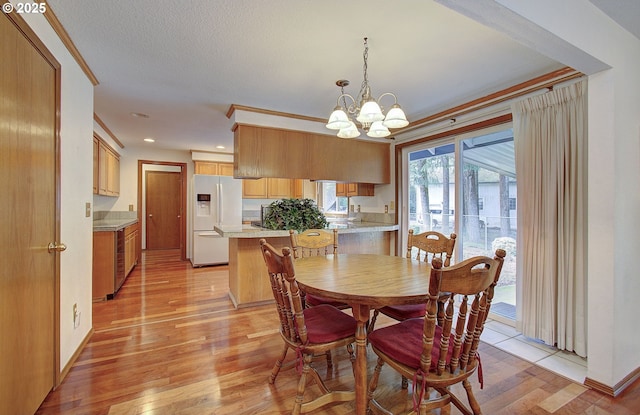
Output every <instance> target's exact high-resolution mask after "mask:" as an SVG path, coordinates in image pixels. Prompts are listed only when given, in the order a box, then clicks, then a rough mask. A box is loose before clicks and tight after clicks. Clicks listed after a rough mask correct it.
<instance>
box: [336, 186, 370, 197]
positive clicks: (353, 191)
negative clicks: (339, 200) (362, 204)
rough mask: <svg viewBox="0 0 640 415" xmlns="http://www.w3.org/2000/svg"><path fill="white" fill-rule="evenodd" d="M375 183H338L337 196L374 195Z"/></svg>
mask: <svg viewBox="0 0 640 415" xmlns="http://www.w3.org/2000/svg"><path fill="white" fill-rule="evenodd" d="M373 195H374V185H373V184H371V183H336V196H342V197H347V196H373Z"/></svg>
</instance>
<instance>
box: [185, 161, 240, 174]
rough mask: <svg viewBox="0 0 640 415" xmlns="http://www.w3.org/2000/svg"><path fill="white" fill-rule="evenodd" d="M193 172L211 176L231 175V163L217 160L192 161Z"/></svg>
mask: <svg viewBox="0 0 640 415" xmlns="http://www.w3.org/2000/svg"><path fill="white" fill-rule="evenodd" d="M193 163H194V171H195V174H209V175H213V176H233V163H221V162H217V161H194V162H193Z"/></svg>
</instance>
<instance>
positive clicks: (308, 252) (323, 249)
mask: <svg viewBox="0 0 640 415" xmlns="http://www.w3.org/2000/svg"><path fill="white" fill-rule="evenodd" d="M289 239H290V240H291V248H292V249H293V257H294V258H295V259H298V258H304V257H310V256H318V255H328V254H334V255H335V254H337V253H338V230H337V229H333V231H327V230H325V229H307V230H306V231H304V232H302V233H296V232H295V231H293V230H290V231H289ZM302 300H303V304H304V306H305V307H314V306H317V305H321V304H329V305H332V306H334V307H336V308H338V309H340V310H344V309H346V308H349V305H348V304H345V303H341V302H338V301H332V300H329V299H327V298H323V297H319V296H317V295H312V294H306V293H303V294H302Z"/></svg>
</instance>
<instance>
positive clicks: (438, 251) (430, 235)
mask: <svg viewBox="0 0 640 415" xmlns="http://www.w3.org/2000/svg"><path fill="white" fill-rule="evenodd" d="M456 237H457V236H456V234H455V233H452V234H451V235H450V236H449V237H448V238H447V237H446V236H445V235H443V234H441V233H440V232H435V231H427V232H423V233H419V234H417V235H414V234H413V229H410V230H409V237H408V241H407V258H409V259H411V258H415V259H417V260H420V261H425V262H431V261H432V260H433V259H434V258H440V259H441V260H442V263H443V264H444V266H445V267H448V266H449V265H450V264H451V257H452V256H453V248H454V247H455V245H456ZM425 308H426V305H425V304H402V305H394V306H386V307H382V308H380V309H376V310H374V312H373V317H372V318H371V322H370V323H369V327H368V330H369V331H370V332H371V331H373V329H374V327H375V324H376V319H377V318H378V315H379V313H382V314H384V315H386V316H388V317H391V318H392V319H394V320H398V321H404V320H407V319H410V318H416V317H422V316H424V314H425ZM441 308H442V307H440V308H439V313H438V315H439V316H440V317H439V319H438V320H439V323H442V321H441V319H442V309H441Z"/></svg>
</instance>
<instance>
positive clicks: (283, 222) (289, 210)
mask: <svg viewBox="0 0 640 415" xmlns="http://www.w3.org/2000/svg"><path fill="white" fill-rule="evenodd" d="M327 225H328V222H327V218H325V216H324V215H323V214H322V212H320V209H318V206H316V204H315V202H314V201H313V200H312V199H280V200H276V201H275V202H273V203H271V204H270V205H269V209H268V210H267V212H266V213H265V217H264V224H263V226H265V227H266V228H268V229H274V230H283V229H294V230H297V231H298V232H303V231H305V230H307V229H322V228H325V227H326V226H327Z"/></svg>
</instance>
